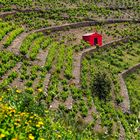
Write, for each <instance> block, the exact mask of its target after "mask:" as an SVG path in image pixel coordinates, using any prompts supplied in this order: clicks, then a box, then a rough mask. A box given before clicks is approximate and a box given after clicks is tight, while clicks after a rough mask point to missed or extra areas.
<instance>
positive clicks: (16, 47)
mask: <svg viewBox="0 0 140 140" xmlns="http://www.w3.org/2000/svg"><path fill="white" fill-rule="evenodd" d="M29 34H30V33H26V32H24V33H22V34H20V35H19V36H17V38H16V39H15V40H14V41H13V42H12V44H11V45H10V46H9V47H8V48H7V50H8V51H11V52H13V53H14V54H16V55H18V54H19V53H20V46H21V44H22V42H23V40H24V39H25V38H26V37H27V36H28V35H29Z"/></svg>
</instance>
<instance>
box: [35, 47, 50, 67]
mask: <svg viewBox="0 0 140 140" xmlns="http://www.w3.org/2000/svg"><path fill="white" fill-rule="evenodd" d="M48 52H49V51H48V49H46V50H42V49H40V50H39V53H38V55H37V57H36V60H35V61H33V65H39V66H40V67H43V66H44V65H45V62H46V58H47V56H48Z"/></svg>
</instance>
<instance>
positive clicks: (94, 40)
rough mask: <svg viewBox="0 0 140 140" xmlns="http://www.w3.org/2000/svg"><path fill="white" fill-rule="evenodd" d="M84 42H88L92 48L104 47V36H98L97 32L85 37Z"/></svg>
mask: <svg viewBox="0 0 140 140" xmlns="http://www.w3.org/2000/svg"><path fill="white" fill-rule="evenodd" d="M83 40H85V41H86V42H88V43H89V44H90V45H91V46H94V45H98V46H102V35H100V34H98V33H97V32H94V33H88V34H85V35H83Z"/></svg>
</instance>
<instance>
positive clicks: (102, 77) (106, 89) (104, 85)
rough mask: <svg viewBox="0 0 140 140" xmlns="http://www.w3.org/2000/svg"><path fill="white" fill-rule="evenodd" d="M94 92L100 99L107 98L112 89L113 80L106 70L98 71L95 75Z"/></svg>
mask: <svg viewBox="0 0 140 140" xmlns="http://www.w3.org/2000/svg"><path fill="white" fill-rule="evenodd" d="M92 89H93V93H95V95H97V96H98V97H99V98H100V99H105V100H106V99H107V97H108V95H109V93H110V90H111V80H110V78H109V76H108V74H107V73H106V72H98V73H96V74H95V76H94V82H93V85H92Z"/></svg>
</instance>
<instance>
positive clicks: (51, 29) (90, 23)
mask: <svg viewBox="0 0 140 140" xmlns="http://www.w3.org/2000/svg"><path fill="white" fill-rule="evenodd" d="M123 22H133V23H140V20H131V19H110V20H98V21H83V22H77V23H70V24H65V25H61V26H53V27H47V28H42V29H39V30H36V32H43V33H48V32H55V31H64V30H68V29H71V28H79V27H86V26H93V25H98V24H112V23H123Z"/></svg>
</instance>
